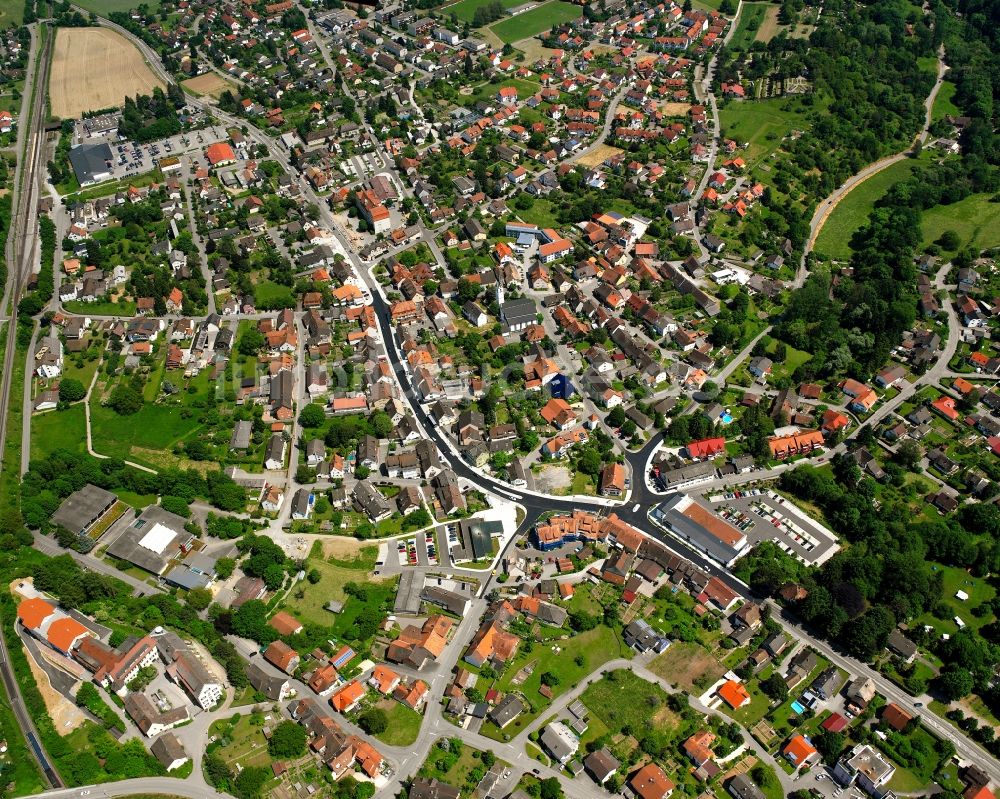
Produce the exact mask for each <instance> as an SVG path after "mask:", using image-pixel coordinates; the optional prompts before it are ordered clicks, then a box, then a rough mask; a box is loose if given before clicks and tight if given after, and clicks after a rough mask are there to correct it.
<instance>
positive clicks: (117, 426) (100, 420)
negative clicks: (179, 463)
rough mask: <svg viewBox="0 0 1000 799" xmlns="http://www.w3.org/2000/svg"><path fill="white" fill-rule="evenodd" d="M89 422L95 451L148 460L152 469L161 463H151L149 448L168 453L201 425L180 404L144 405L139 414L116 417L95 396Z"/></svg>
mask: <svg viewBox="0 0 1000 799" xmlns="http://www.w3.org/2000/svg"><path fill="white" fill-rule="evenodd" d="M90 422H91V436H92V439H93V447H94V450H95V451H97V452H99V453H100V454H102V455H108V456H110V457H114V458H129V459H131V460H137V461H142V462H144V463H145V462H149V465H150V466H152V467H153V468H156V467H157V466H160V467H162V466H163V464H162V463H153V462H151V460H150V453H149V452H148V450H154V451H156V452H159V453H163V454H164V455H169V454H170V453H171V450H173V447H174V445H175V444H177V443H180V442H182V441H184V440H186V439H190V438H193V437H194V436H195V435H196V434H197V433H198V431H199V430H201V428H202V425H201V422H199V421H198V418H197V416H196V415H195V414H193V413H191V411H190V410H189V409H188V408H185V407H183V406H180V405H153V404H146V405H143V406H142V408H141V409H140V410H139V412H138V413H134V414H132V415H131V416H119V415H118V414H117V413H115V412H114V411H113V410H111V409H110V408H105V407H103V406H102V405H101V404H100V403H99V402H97V401H96V399H95V400H94V401H92V402H91V406H90ZM153 460H158V459H156V458H153ZM171 460H173V459H172V458H171Z"/></svg>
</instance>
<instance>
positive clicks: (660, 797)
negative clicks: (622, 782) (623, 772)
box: [628, 763, 675, 799]
mask: <svg viewBox="0 0 1000 799" xmlns="http://www.w3.org/2000/svg"><path fill="white" fill-rule="evenodd" d="M628 784H629V786H630V787H631V788H632V790H633V791H634V792H635V795H636V796H638V797H639V799H666V797H668V796H670V794H671V792H672V791H673V790H674V787H675V786H674V784H673V782H671V781H670V778H669V777H668V776H667V775H666V774H665V773H664V772H663V769H661V768H660V767H659V766H658V765H656V763H647V764H646V765H645V766H643V767H642V768H641V769H639V770H638V771H637V772H636V773H635V774H633V775H632V779H631V780H629V783H628Z"/></svg>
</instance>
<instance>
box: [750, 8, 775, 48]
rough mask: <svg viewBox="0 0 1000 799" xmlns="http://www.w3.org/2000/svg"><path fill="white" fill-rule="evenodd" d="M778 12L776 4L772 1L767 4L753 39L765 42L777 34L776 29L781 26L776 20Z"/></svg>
mask: <svg viewBox="0 0 1000 799" xmlns="http://www.w3.org/2000/svg"><path fill="white" fill-rule="evenodd" d="M778 12H779V8H778V6H776V5H774V4H773V3H769V4H768V7H767V9H766V10H765V11H764V20H763V21H762V22H761V23H760V27H759V28H758V29H757V36H756V37H755V39H754V40H755V41H758V42H764V43H767V42H769V41H771V39H773V38H774V37H775V36H777V35H778V30H779V28H780V27H781V25H780V23H779V22H778Z"/></svg>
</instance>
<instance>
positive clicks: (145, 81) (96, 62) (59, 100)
mask: <svg viewBox="0 0 1000 799" xmlns="http://www.w3.org/2000/svg"><path fill="white" fill-rule="evenodd" d="M155 86H161V87H162V86H163V83H162V82H161V81H160V80H159V79H158V78H157V77H156V75H154V74H153V71H152V70H151V69H150V68H149V67H148V66H147V64H146V62H145V60H143V57H142V54H141V53H140V52H139V51H138V50H137V49H136V48H135V47H134V46H133V45H132V43H131V42H129V41H128V39H126V38H125V37H124V36H122V35H121V34H118V33H115V32H114V31H112V30H108V29H106V28H59V30H58V32H57V34H56V46H55V52H54V54H53V56H52V72H51V75H50V78H49V102H50V104H51V107H52V114H53V115H54V116H57V117H61V118H62V119H73V118H76V117H79V116H80V115H81V114H83V113H84V112H85V111H97V110H100V109H102V108H113V107H116V106H120V105H121V104H122V103H123V102H124V100H125V98H126V97H135V96H136V95H138V94H149V93H150V92H151V91H152V90H153V88H154V87H155Z"/></svg>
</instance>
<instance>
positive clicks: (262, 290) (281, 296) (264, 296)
mask: <svg viewBox="0 0 1000 799" xmlns="http://www.w3.org/2000/svg"><path fill="white" fill-rule="evenodd" d="M254 297H255V299H256V300H257V304H258V305H265V304H269V305H270V304H276V303H281V304H284V305H286V306H287V307H289V308H294V307H295V292H293V291H292V289H291V287H289V286H282V285H281V284H280V283H275V282H274V281H272V280H262V281H260V282H259V283H258V284H257V285H256V286H254ZM275 307H277V306H276V305H275Z"/></svg>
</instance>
